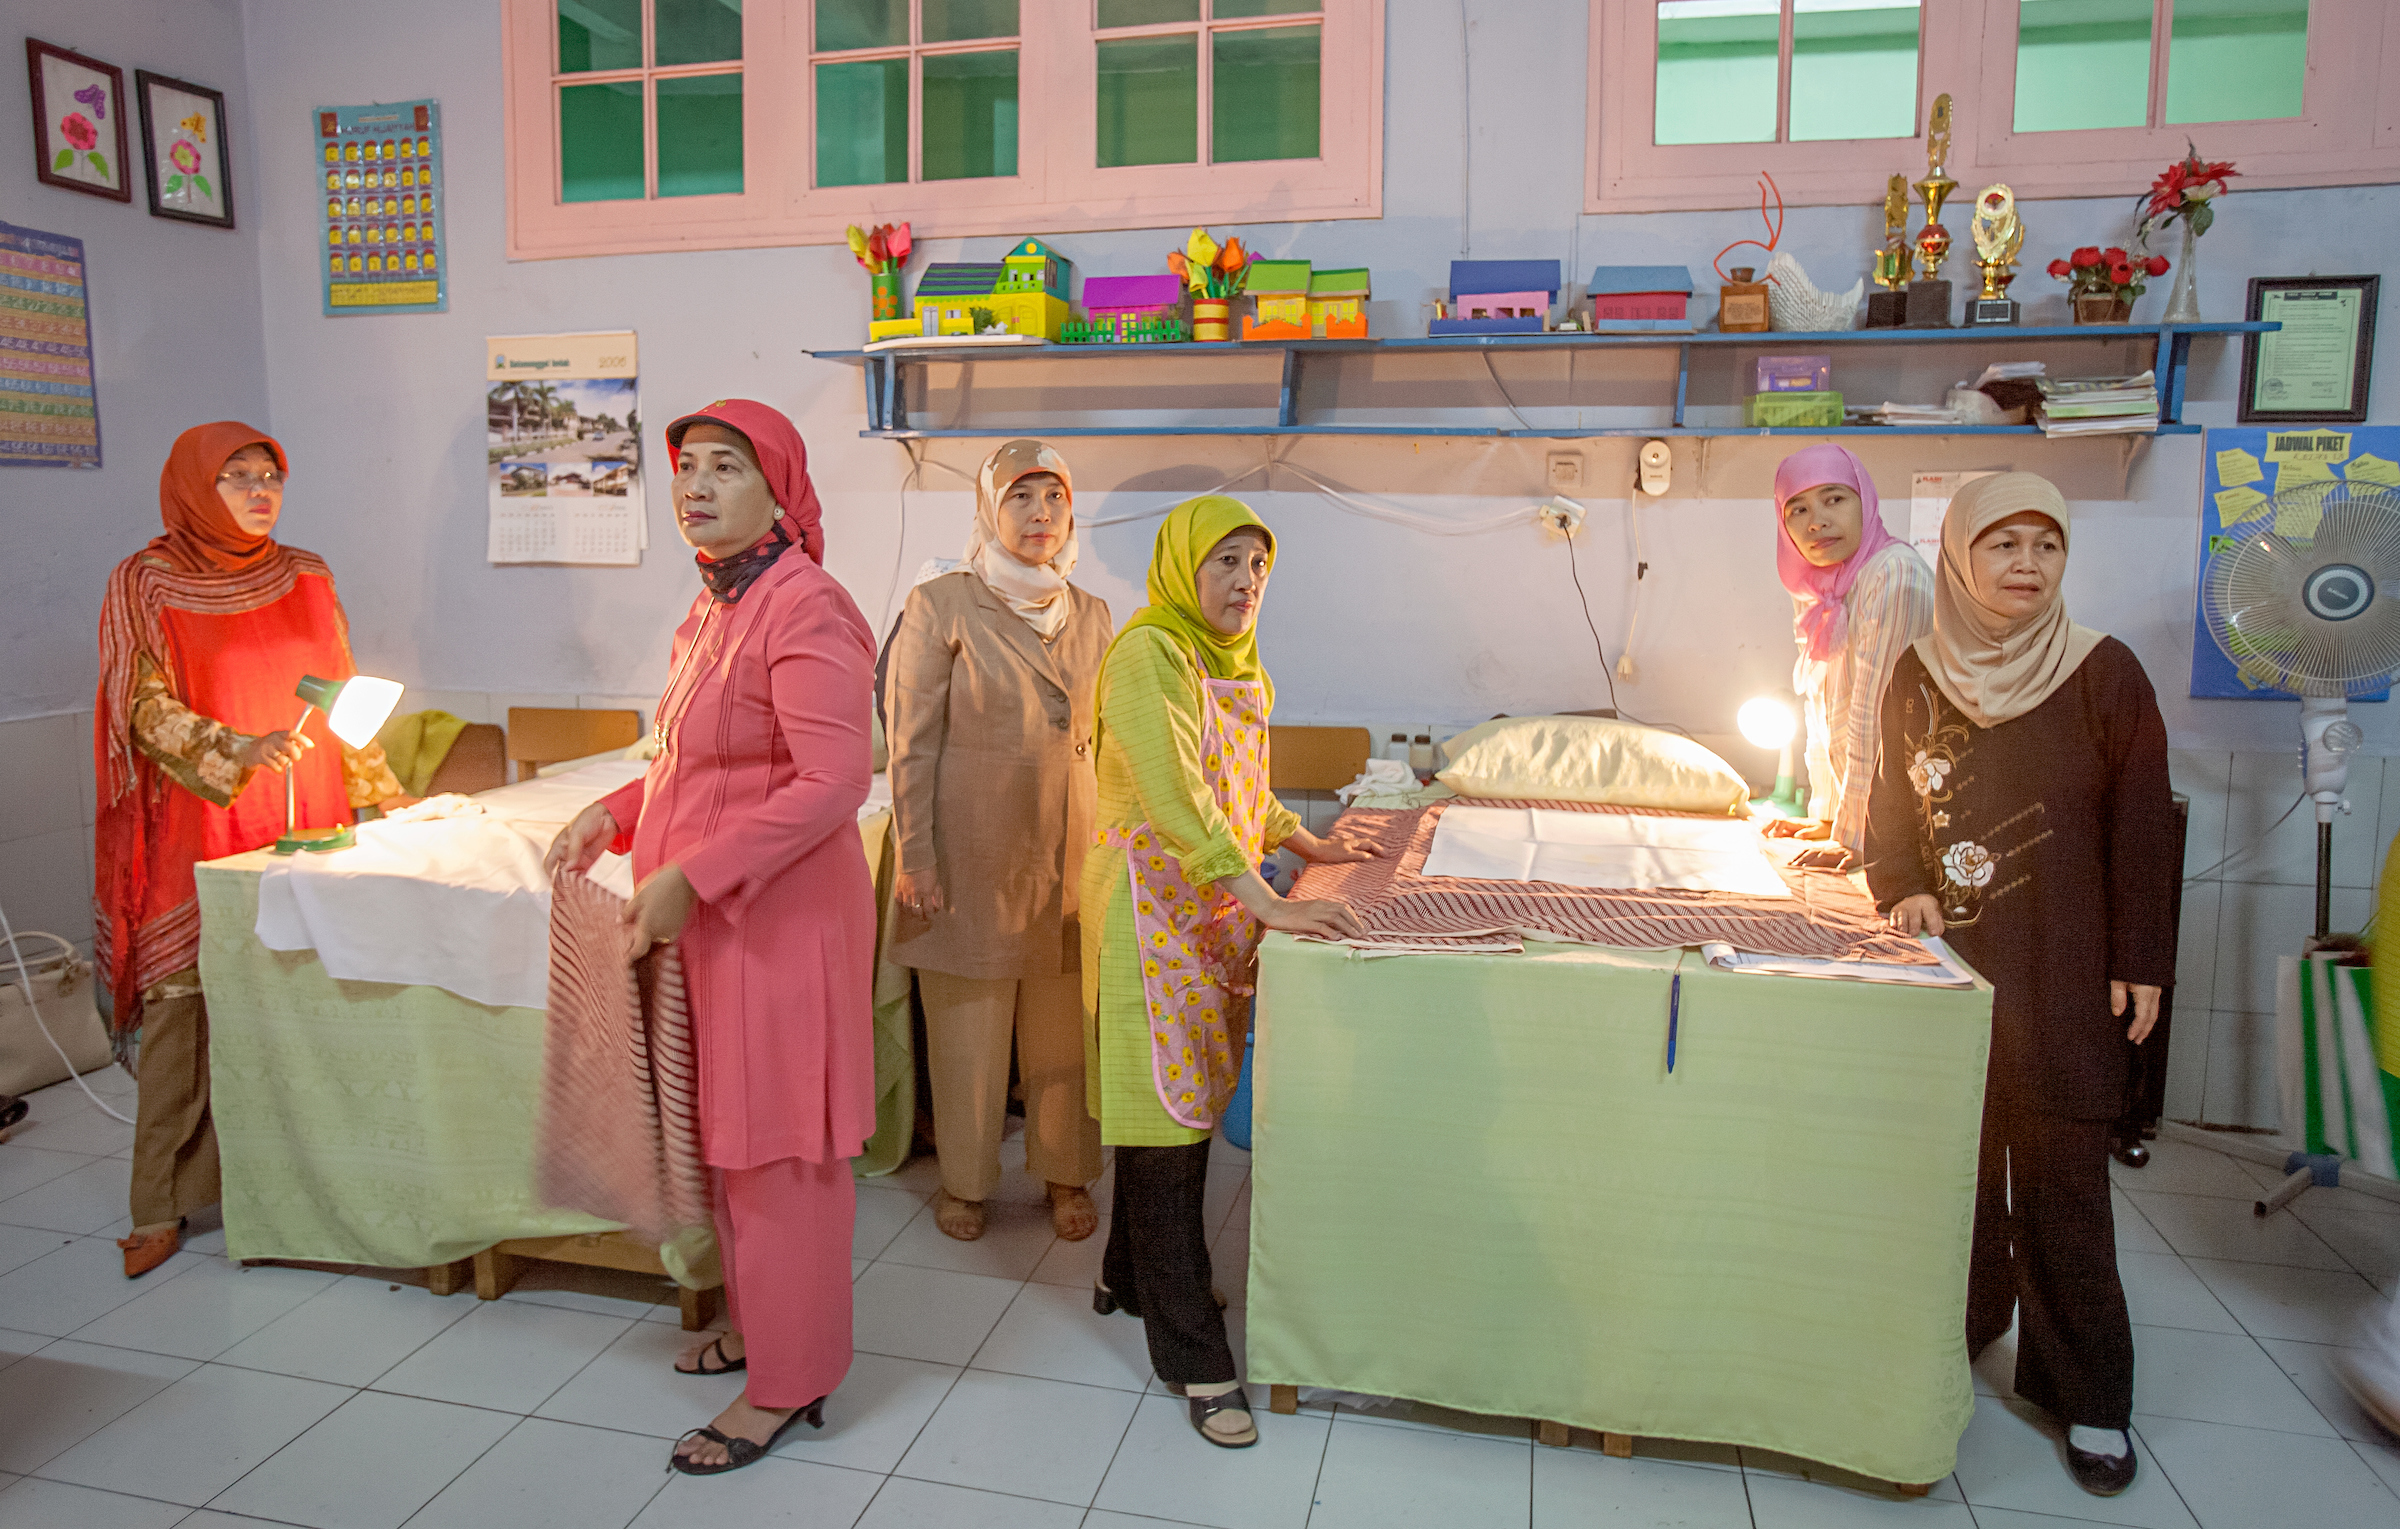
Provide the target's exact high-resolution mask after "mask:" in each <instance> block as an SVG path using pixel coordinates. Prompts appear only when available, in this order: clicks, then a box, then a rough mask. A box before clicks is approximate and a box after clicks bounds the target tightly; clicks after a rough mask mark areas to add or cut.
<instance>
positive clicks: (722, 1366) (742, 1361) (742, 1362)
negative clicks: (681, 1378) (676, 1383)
mask: <svg viewBox="0 0 2400 1529" xmlns="http://www.w3.org/2000/svg"><path fill="white" fill-rule="evenodd" d="M709 1349H715V1350H716V1351H717V1367H716V1368H715V1369H713V1370H712V1369H710V1368H709V1367H708V1350H709ZM696 1365H697V1367H696V1368H693V1369H689V1370H687V1369H685V1368H684V1367H683V1366H682V1365H676V1366H675V1367H674V1369H675V1373H676V1374H678V1375H703V1376H706V1375H732V1374H735V1373H738V1372H739V1371H742V1370H746V1369H748V1368H750V1358H749V1356H748V1355H746V1354H745V1355H744V1356H742V1357H741V1358H739V1359H728V1358H726V1357H725V1340H724V1339H722V1338H718V1339H716V1340H714V1341H712V1342H711V1343H710V1344H709V1345H708V1348H704V1349H702V1350H701V1351H700V1354H699V1357H698V1360H697V1361H696Z"/></svg>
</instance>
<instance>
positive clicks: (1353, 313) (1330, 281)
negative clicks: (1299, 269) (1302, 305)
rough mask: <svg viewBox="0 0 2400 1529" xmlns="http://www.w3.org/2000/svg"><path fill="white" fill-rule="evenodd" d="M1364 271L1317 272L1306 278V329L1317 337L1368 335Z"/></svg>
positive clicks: (1330, 338)
mask: <svg viewBox="0 0 2400 1529" xmlns="http://www.w3.org/2000/svg"><path fill="white" fill-rule="evenodd" d="M1367 285H1368V282H1367V271H1366V268H1365V267H1363V266H1361V267H1359V268H1357V269H1354V270H1342V271H1318V272H1316V273H1315V274H1314V275H1312V276H1310V277H1309V279H1308V332H1309V333H1310V334H1311V335H1314V336H1315V337H1316V338H1318V339H1320V340H1363V339H1365V338H1366V337H1367V298H1368V296H1369V293H1368V291H1367Z"/></svg>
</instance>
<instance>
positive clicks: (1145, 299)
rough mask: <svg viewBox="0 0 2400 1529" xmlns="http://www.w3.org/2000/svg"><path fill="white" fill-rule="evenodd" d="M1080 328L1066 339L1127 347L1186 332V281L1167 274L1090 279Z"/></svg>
mask: <svg viewBox="0 0 2400 1529" xmlns="http://www.w3.org/2000/svg"><path fill="white" fill-rule="evenodd" d="M1083 313H1084V317H1083V320H1082V322H1081V323H1080V324H1076V325H1073V326H1070V332H1069V333H1068V334H1066V335H1065V336H1063V338H1066V339H1070V340H1084V341H1099V342H1102V343H1109V342H1114V343H1117V344H1127V343H1131V342H1134V341H1137V340H1157V339H1161V338H1164V337H1166V336H1167V335H1169V334H1173V335H1175V336H1176V337H1178V338H1180V337H1181V335H1182V329H1183V281H1182V279H1181V278H1180V277H1177V276H1175V275H1173V274H1171V273H1169V272H1166V271H1159V272H1156V273H1154V274H1150V275H1144V276H1087V277H1085V278H1084V280H1083Z"/></svg>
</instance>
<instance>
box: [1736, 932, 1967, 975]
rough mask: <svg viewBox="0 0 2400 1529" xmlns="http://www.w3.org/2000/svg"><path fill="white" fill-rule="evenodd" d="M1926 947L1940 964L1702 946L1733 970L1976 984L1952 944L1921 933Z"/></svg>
mask: <svg viewBox="0 0 2400 1529" xmlns="http://www.w3.org/2000/svg"><path fill="white" fill-rule="evenodd" d="M1918 938H1919V939H1920V940H1922V941H1923V942H1924V944H1925V948H1926V949H1928V950H1930V951H1932V952H1933V953H1934V954H1935V955H1936V956H1938V957H1940V958H1941V964H1940V965H1938V966H1902V965H1899V964H1897V963H1895V962H1890V961H1832V960H1826V959H1824V958H1821V957H1816V956H1770V955H1764V954H1761V953H1760V952H1758V951H1754V950H1736V949H1734V948H1733V947H1732V946H1730V945H1727V944H1725V943H1724V942H1722V941H1719V940H1711V941H1709V942H1708V943H1707V944H1704V945H1702V946H1701V947H1700V955H1701V957H1702V959H1704V960H1706V961H1707V962H1708V964H1709V965H1711V966H1714V967H1719V968H1722V969H1723V970H1725V971H1729V972H1754V973H1756V974H1758V975H1760V976H1765V977H1838V978H1842V979H1845V980H1847V981H1851V982H1909V983H1915V984H1916V985H1918V986H1920V987H1973V986H1974V985H1975V979H1974V978H1973V977H1971V976H1969V975H1967V972H1966V969H1965V968H1964V967H1963V966H1961V965H1960V964H1959V962H1958V958H1957V957H1956V956H1954V955H1952V954H1951V953H1950V947H1949V946H1948V945H1946V944H1944V943H1943V942H1942V941H1941V940H1940V939H1939V938H1937V937H1935V936H1933V935H1929V934H1928V935H1919V936H1918Z"/></svg>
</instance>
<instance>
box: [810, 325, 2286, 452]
mask: <svg viewBox="0 0 2400 1529" xmlns="http://www.w3.org/2000/svg"><path fill="white" fill-rule="evenodd" d="M2281 327H2282V326H2281V325H2280V324H2274V323H2255V322H2252V323H2222V324H2079V325H2045V326H2035V327H2018V328H1991V329H1846V330H1837V331H1834V332H1831V333H1825V334H1783V333H1767V334H1717V333H1713V332H1709V333H1698V334H1573V333H1567V334H1539V335H1437V336H1428V337H1423V338H1415V339H1399V340H1252V341H1240V340H1235V341H1224V342H1216V343H1210V344H1198V343H1184V344H1176V345H1053V344H1042V345H974V344H963V345H923V346H903V347H897V348H894V349H891V350H879V351H866V350H817V351H810V352H808V354H810V355H812V356H815V357H817V358H819V359H820V360H826V361H840V362H844V363H849V364H855V365H857V366H858V367H859V368H860V370H861V372H862V374H863V377H862V380H863V381H864V383H865V386H866V401H867V428H866V429H864V430H862V431H860V432H859V434H861V435H863V436H866V437H868V438H869V439H875V440H907V439H930V438H940V437H945V436H1015V435H1028V434H1038V435H1046V436H1112V435H1113V436H1168V435H1187V436H1188V435H1229V436H1243V435H1248V436H1276V435H1361V436H1375V435H1386V436H1420V437H1434V436H1467V437H1481V436H1488V437H1494V438H1533V439H1541V440H1574V439H1582V438H1590V437H1600V436H1641V437H1644V438H1647V437H1650V436H1738V435H1765V436H1791V435H1797V436H1852V435H1860V436H1875V435H1888V436H1904V435H1911V436H1913V435H2027V436H2038V435H2040V434H2042V430H2041V427H2040V426H2038V425H1838V426H1826V427H1808V426H1779V427H1770V428H1752V427H1745V426H1738V425H1695V424H1690V423H1688V422H1687V421H1686V417H1685V416H1686V412H1687V411H1686V400H1687V395H1688V393H1689V390H1690V382H1691V372H1692V353H1693V352H1694V351H1695V350H1698V351H1702V352H1707V351H1713V350H1718V349H1722V348H1725V347H1735V348H1748V349H1753V350H1802V351H1805V350H1810V349H1814V348H1817V347H1820V346H1832V345H1843V346H1854V345H1873V346H1880V347H1887V348H1891V347H1916V346H1926V345H1949V346H1962V345H1971V346H1979V347H2014V346H2018V345H2023V344H2025V343H2027V342H2031V341H2041V342H2048V343H2061V342H2072V343H2082V344H2092V343H2097V342H2107V341H2115V342H2122V341H2128V340H2130V341H2134V342H2137V343H2138V342H2142V341H2148V342H2149V344H2150V347H2151V369H2152V370H2154V371H2155V372H2157V374H2158V401H2159V426H2158V433H2159V434H2160V435H2197V434H2199V433H2200V429H2201V427H2200V426H2198V425H2187V424H2185V423H2184V422H2183V391H2184V379H2185V374H2186V372H2187V371H2188V369H2189V366H2190V362H2191V345H2192V341H2193V340H2194V339H2195V338H2197V337H2198V336H2201V335H2234V334H2263V333H2265V332H2267V331H2268V330H2272V329H2279V328H2281ZM1669 349H1671V350H1674V351H1676V352H1677V359H1676V365H1675V404H1674V411H1673V416H1672V419H1673V422H1672V423H1671V424H1667V425H1649V424H1636V425H1605V426H1556V427H1549V428H1543V427H1533V426H1528V427H1524V428H1516V429H1512V428H1507V427H1503V426H1473V425H1440V424H1430V423H1428V424H1422V425H1346V424H1330V423H1328V424H1312V423H1307V422H1304V421H1303V420H1302V419H1301V418H1300V378H1301V369H1302V367H1303V365H1304V364H1305V362H1306V361H1307V359H1308V358H1309V357H1311V356H1317V355H1343V354H1357V353H1360V352H1389V353H1394V354H1411V353H1428V352H1441V351H1467V352H1479V353H1482V354H1483V355H1485V356H1486V357H1487V358H1488V357H1489V356H1490V355H1491V354H1493V353H1498V352H1514V351H1575V352H1587V351H1596V352H1607V351H1626V350H1646V351H1655V350H1669ZM1268 354H1276V355H1280V356H1281V357H1282V362H1283V366H1282V379H1281V385H1280V388H1279V390H1278V394H1277V398H1276V402H1275V417H1274V420H1273V421H1272V422H1271V423H1266V422H1262V423H1258V424H1243V425H1177V424H1121V425H1058V426H1040V427H1029V426H1011V427H1006V428H991V429H984V428H977V427H969V426H959V427H953V428H946V429H920V428H916V427H913V426H911V425H910V424H909V423H908V411H907V403H906V400H907V389H906V387H905V385H904V382H903V376H904V372H905V369H906V368H907V367H909V366H910V365H912V364H914V365H920V366H921V365H924V364H927V363H931V362H945V363H952V364H957V363H963V362H974V361H995V362H1013V361H1025V360H1035V359H1039V360H1047V361H1075V360H1096V361H1133V362H1143V361H1147V360H1151V359H1159V360H1165V359H1168V358H1173V359H1176V360H1187V359H1194V358H1202V359H1209V360H1223V359H1227V358H1233V357H1243V356H1250V357H1257V356H1261V355H1268ZM1512 412H1513V411H1512ZM2093 438H2094V437H2084V439H2093ZM2117 438H2118V439H2127V438H2128V437H2117Z"/></svg>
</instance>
